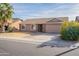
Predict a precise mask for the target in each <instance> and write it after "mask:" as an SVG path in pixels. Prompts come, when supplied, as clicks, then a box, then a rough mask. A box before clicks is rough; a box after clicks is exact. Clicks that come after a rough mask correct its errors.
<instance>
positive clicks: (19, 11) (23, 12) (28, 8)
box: [11, 3, 79, 20]
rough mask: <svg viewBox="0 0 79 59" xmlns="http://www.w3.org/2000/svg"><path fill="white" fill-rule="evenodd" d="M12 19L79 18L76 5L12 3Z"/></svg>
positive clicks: (78, 6) (78, 9)
mask: <svg viewBox="0 0 79 59" xmlns="http://www.w3.org/2000/svg"><path fill="white" fill-rule="evenodd" d="M11 5H12V6H13V8H14V14H13V17H14V18H21V19H23V20H25V19H28V18H50V17H69V19H70V20H74V19H75V17H76V16H79V4H78V3H12V4H11Z"/></svg>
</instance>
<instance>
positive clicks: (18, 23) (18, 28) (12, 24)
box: [10, 20, 21, 31]
mask: <svg viewBox="0 0 79 59" xmlns="http://www.w3.org/2000/svg"><path fill="white" fill-rule="evenodd" d="M20 24H21V21H20V20H19V21H16V22H12V23H11V24H10V26H11V27H12V28H13V29H14V31H19V30H20Z"/></svg>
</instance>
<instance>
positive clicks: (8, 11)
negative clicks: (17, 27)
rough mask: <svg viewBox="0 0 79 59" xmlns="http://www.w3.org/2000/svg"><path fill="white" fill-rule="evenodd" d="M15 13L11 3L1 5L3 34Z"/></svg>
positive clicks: (0, 13) (0, 16)
mask: <svg viewBox="0 0 79 59" xmlns="http://www.w3.org/2000/svg"><path fill="white" fill-rule="evenodd" d="M13 13H14V12H13V7H12V6H11V5H10V4H9V3H0V23H1V28H2V31H3V32H5V24H6V23H7V21H8V20H11V18H12V15H13ZM7 24H8V23H7Z"/></svg>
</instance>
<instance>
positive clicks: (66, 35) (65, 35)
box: [61, 21, 79, 41]
mask: <svg viewBox="0 0 79 59" xmlns="http://www.w3.org/2000/svg"><path fill="white" fill-rule="evenodd" d="M61 38H62V39H63V40H70V41H78V40H79V23H78V22H74V21H72V22H67V21H66V22H64V23H63V24H62V26H61Z"/></svg>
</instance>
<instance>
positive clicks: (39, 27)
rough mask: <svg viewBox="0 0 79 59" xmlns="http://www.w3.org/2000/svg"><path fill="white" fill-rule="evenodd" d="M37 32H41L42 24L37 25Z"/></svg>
mask: <svg viewBox="0 0 79 59" xmlns="http://www.w3.org/2000/svg"><path fill="white" fill-rule="evenodd" d="M37 27H38V32H43V25H42V24H38V25H37Z"/></svg>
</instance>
